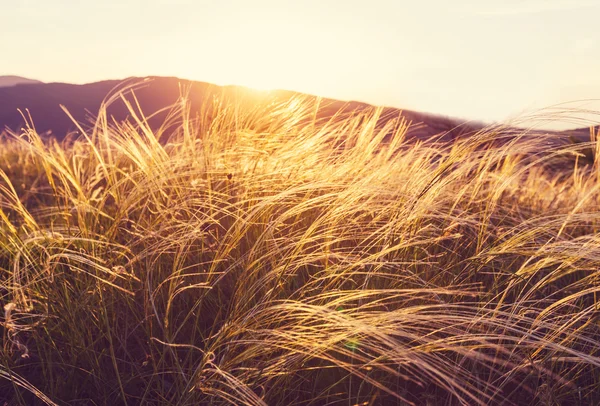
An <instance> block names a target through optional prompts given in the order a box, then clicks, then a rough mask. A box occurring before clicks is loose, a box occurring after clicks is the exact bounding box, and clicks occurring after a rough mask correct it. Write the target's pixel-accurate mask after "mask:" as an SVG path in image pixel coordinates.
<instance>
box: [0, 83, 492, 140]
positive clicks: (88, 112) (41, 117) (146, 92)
mask: <svg viewBox="0 0 600 406" xmlns="http://www.w3.org/2000/svg"><path fill="white" fill-rule="evenodd" d="M144 80H145V81H146V82H145V83H143V84H142V85H141V86H139V87H136V89H135V96H136V99H137V100H138V102H139V104H140V106H141V108H142V111H143V112H144V113H145V114H146V115H147V114H152V113H154V112H156V111H158V110H160V109H163V108H165V107H167V106H170V105H172V104H174V103H176V102H177V100H178V98H179V96H180V94H181V89H189V93H188V99H189V102H190V105H191V108H192V110H193V111H194V110H196V111H197V110H198V109H200V107H201V106H202V105H203V103H205V102H206V101H207V100H209V99H210V98H211V96H212V95H221V96H224V97H238V98H239V97H246V98H247V99H252V98H253V97H254V98H261V97H265V95H267V94H268V97H271V98H273V99H275V100H286V99H289V98H291V97H293V96H295V95H302V94H300V93H296V92H291V91H284V90H278V91H273V92H258V91H255V92H247V91H242V89H245V88H242V87H239V86H224V87H221V86H217V85H213V84H210V83H205V82H197V81H189V80H183V79H178V78H173V77H151V78H129V79H127V80H125V81H124V80H107V81H102V82H96V83H90V84H85V85H74V84H67V83H39V84H32V85H28V86H13V87H3V88H0V129H5V128H9V129H11V130H15V131H18V130H19V129H20V128H21V127H23V125H24V124H25V123H24V120H23V117H22V115H21V113H20V112H19V110H21V111H23V112H25V110H28V111H29V113H30V114H31V117H32V119H33V124H34V125H35V128H36V130H37V131H38V133H46V132H48V131H50V132H51V133H52V134H53V135H54V136H55V137H57V138H62V137H64V136H65V134H67V133H69V132H71V131H75V130H76V126H75V125H74V124H73V121H72V120H71V119H70V118H69V117H68V116H67V114H65V113H64V111H63V110H62V109H61V107H60V105H64V106H65V107H66V108H67V109H68V111H69V112H70V113H71V114H72V116H73V117H74V118H75V119H76V120H77V121H78V122H81V123H84V124H87V125H88V126H89V123H90V122H91V117H92V116H93V114H95V113H97V112H98V109H99V108H100V106H101V104H102V102H103V100H104V99H105V98H106V97H107V96H108V95H110V94H115V93H116V92H115V89H117V88H118V87H123V86H124V85H125V84H126V83H129V84H132V83H141V82H143V81H144ZM240 95H245V96H240ZM303 96H305V97H307V98H309V99H310V98H314V99H316V96H311V95H303ZM128 99H131V98H130V97H129V98H128ZM372 107H373V106H370V105H368V104H366V103H361V102H355V101H352V102H344V101H339V100H333V99H322V100H321V103H320V108H319V112H318V115H319V117H321V118H327V117H331V116H333V115H334V114H336V113H338V112H345V113H350V112H352V111H360V110H363V109H367V108H372ZM108 112H109V114H110V116H112V117H113V118H114V119H115V120H124V119H126V118H127V117H128V115H129V113H128V110H127V108H126V106H125V104H124V103H123V102H122V101H121V100H116V101H115V102H114V103H112V104H111V105H110V107H109V110H108ZM400 114H402V115H403V116H404V117H405V118H406V119H407V120H409V121H411V122H412V123H413V126H412V127H411V130H410V131H409V135H411V136H417V137H419V138H427V137H430V136H433V135H436V134H440V133H447V137H452V138H454V137H456V136H458V135H461V134H464V133H472V132H474V131H476V130H478V129H481V128H482V126H483V125H482V124H471V125H461V126H459V121H458V120H453V119H450V118H447V117H441V116H434V115H430V114H423V113H418V112H414V111H408V110H404V111H401V110H399V109H397V108H392V107H386V108H385V109H384V111H383V114H382V119H381V120H380V122H381V123H384V122H386V121H387V120H389V119H391V118H396V117H398V116H399V115H400ZM164 117H165V113H162V114H158V115H156V116H155V117H154V118H153V119H151V120H149V122H150V124H151V125H154V126H158V125H160V124H161V123H162V119H164Z"/></svg>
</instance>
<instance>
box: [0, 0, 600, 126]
mask: <svg viewBox="0 0 600 406" xmlns="http://www.w3.org/2000/svg"><path fill="white" fill-rule="evenodd" d="M0 14H1V15H2V23H1V24H0V55H1V60H2V63H0V75H4V74H6V75H8V74H14V75H20V76H25V77H30V78H35V79H40V80H43V81H47V82H49V81H61V82H70V83H86V82H92V81H98V80H103V79H117V78H124V77H128V76H146V75H160V76H178V77H182V78H186V79H193V80H200V81H206V82H213V83H217V84H241V85H246V86H250V87H257V88H263V89H269V88H279V89H289V90H297V91H302V92H307V93H312V94H318V95H322V96H328V97H334V98H339V99H352V100H361V101H366V102H369V103H374V104H385V105H390V106H395V107H400V108H410V109H416V110H420V111H428V112H433V113H439V114H444V115H451V116H457V117H462V118H466V119H476V120H485V121H492V120H493V121H495V120H504V119H506V118H507V117H509V116H514V115H516V114H519V113H521V112H523V111H524V110H526V109H533V108H539V107H543V106H548V105H551V104H554V103H558V102H566V101H573V100H581V99H594V98H596V99H600V21H599V19H598V18H599V17H598V16H599V15H600V0H493V1H492V0H489V1H488V0H453V1H449V0H411V1H404V0H395V1H394V0H368V1H365V0H360V1H356V0H302V1H300V0H297V1H291V0H290V1H288V0H251V1H250V0H213V1H211V0H206V1H202V0H170V1H168V0H147V1H142V0H118V1H117V0H103V1H90V0H79V1H75V0H19V1H14V0H13V1H9V0H0Z"/></svg>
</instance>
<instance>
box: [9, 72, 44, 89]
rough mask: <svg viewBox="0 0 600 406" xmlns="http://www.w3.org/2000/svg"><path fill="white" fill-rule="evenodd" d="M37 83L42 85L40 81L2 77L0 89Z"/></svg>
mask: <svg viewBox="0 0 600 406" xmlns="http://www.w3.org/2000/svg"><path fill="white" fill-rule="evenodd" d="M36 83H42V82H40V81H39V80H34V79H27V78H24V77H21V76H12V75H7V76H0V87H9V86H16V85H32V84H36Z"/></svg>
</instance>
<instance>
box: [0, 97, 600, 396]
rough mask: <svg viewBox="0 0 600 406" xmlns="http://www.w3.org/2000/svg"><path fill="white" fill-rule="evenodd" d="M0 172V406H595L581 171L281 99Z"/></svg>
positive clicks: (117, 133)
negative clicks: (322, 114) (410, 134)
mask: <svg viewBox="0 0 600 406" xmlns="http://www.w3.org/2000/svg"><path fill="white" fill-rule="evenodd" d="M129 108H130V111H131V115H132V119H131V120H130V121H129V122H126V123H117V122H112V121H111V120H110V118H109V117H107V116H106V114H105V109H102V110H101V111H100V112H99V115H98V119H97V121H96V124H95V126H94V127H93V128H90V129H87V128H82V129H81V132H83V133H84V135H83V136H81V137H79V138H78V139H77V140H73V139H69V138H67V139H66V140H65V141H62V142H57V141H53V140H47V139H45V138H43V137H41V136H40V135H38V134H37V133H36V131H35V120H34V121H33V122H31V123H30V126H29V127H28V128H25V129H24V130H23V131H22V132H20V133H11V134H8V133H7V134H5V136H4V138H3V139H2V146H1V148H0V271H1V273H0V298H1V302H2V303H1V304H2V306H3V311H2V315H1V317H0V323H1V324H0V326H1V327H0V329H1V330H2V349H1V350H0V378H1V379H0V400H1V401H4V402H6V404H8V405H13V404H14V405H29V404H48V405H55V404H56V405H103V404H112V405H117V404H146V405H192V404H206V405H225V404H236V405H348V406H350V405H364V406H367V405H380V404H383V405H413V404H414V405H478V404H481V405H484V404H485V405H487V404H518V405H559V404H574V405H591V404H598V403H600V319H599V318H598V316H599V314H600V313H599V306H600V303H599V302H598V301H599V300H600V297H599V294H600V234H599V233H598V231H599V230H600V211H599V209H598V205H599V203H600V158H598V156H599V155H598V149H599V148H600V146H599V144H598V143H596V136H597V134H591V137H590V142H578V143H571V144H569V143H564V144H560V143H559V144H556V143H550V144H549V143H547V142H545V141H546V140H544V139H543V137H542V136H539V137H531V136H528V135H527V132H526V130H523V134H522V136H516V137H515V136H514V134H512V133H511V135H510V136H508V135H505V134H504V132H503V128H502V127H501V126H495V127H489V128H486V129H485V130H483V131H480V132H478V133H477V134H475V135H472V136H470V137H467V138H464V139H457V140H456V141H454V142H452V143H448V142H442V141H440V140H436V139H431V140H427V141H416V140H411V139H409V138H407V137H406V136H405V135H406V130H407V126H408V125H409V123H407V122H406V121H404V120H403V119H402V118H401V117H398V118H397V119H396V120H390V121H387V123H386V124H385V125H379V124H378V122H379V121H378V118H379V115H380V114H381V110H380V109H377V108H373V109H369V110H365V111H362V112H360V113H355V114H352V113H345V114H340V115H335V116H333V117H330V118H327V119H322V118H319V117H318V116H317V114H315V112H316V106H315V105H314V103H308V102H306V100H303V99H302V98H292V99H290V100H288V101H286V102H278V103H275V102H272V101H268V100H265V101H264V102H263V103H256V102H252V103H236V102H232V101H227V100H222V99H218V98H215V99H214V100H212V101H211V102H210V103H207V105H206V107H205V108H203V109H202V111H200V112H199V113H198V114H196V113H195V112H192V111H190V110H189V109H188V108H187V107H186V104H185V103H184V102H183V101H182V103H180V104H178V105H177V106H174V107H172V109H171V110H170V111H169V113H168V115H167V116H166V118H165V123H164V125H163V126H162V127H160V128H158V129H156V128H151V127H150V126H149V125H148V122H147V118H146V117H144V115H143V113H142V112H140V111H139V109H137V107H136V105H135V103H132V104H130V105H129Z"/></svg>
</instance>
